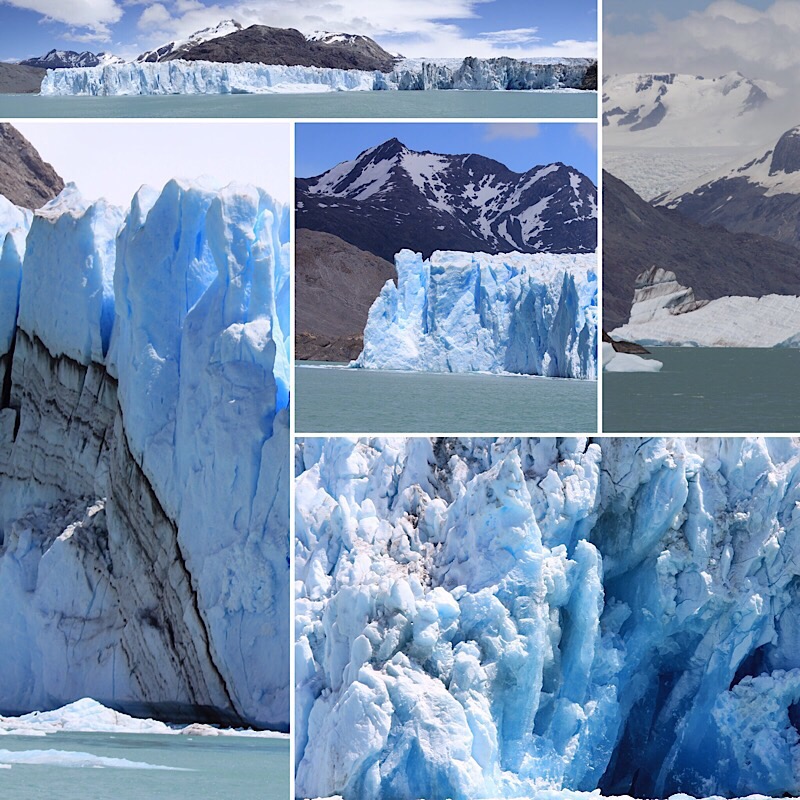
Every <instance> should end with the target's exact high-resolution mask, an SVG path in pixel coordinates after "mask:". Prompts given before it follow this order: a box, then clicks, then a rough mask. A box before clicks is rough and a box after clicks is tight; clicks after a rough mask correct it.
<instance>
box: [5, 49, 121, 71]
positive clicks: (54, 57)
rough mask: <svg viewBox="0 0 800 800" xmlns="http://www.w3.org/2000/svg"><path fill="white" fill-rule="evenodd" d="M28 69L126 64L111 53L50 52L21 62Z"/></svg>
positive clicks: (86, 51)
mask: <svg viewBox="0 0 800 800" xmlns="http://www.w3.org/2000/svg"><path fill="white" fill-rule="evenodd" d="M19 63H20V64H21V65H22V66H26V67H39V68H40V69H69V68H71V67H99V66H105V65H106V64H124V63H125V60H124V59H122V58H120V57H119V56H115V55H112V54H111V53H96V54H95V53H90V52H89V51H88V50H85V51H84V52H82V53H77V52H75V51H74V50H50V51H49V52H48V53H46V54H45V55H43V56H40V57H39V58H26V59H25V61H20V62H19Z"/></svg>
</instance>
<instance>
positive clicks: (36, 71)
mask: <svg viewBox="0 0 800 800" xmlns="http://www.w3.org/2000/svg"><path fill="white" fill-rule="evenodd" d="M45 74H46V70H43V69H40V68H39V67H22V66H20V65H19V64H0V94H35V93H36V92H38V91H39V88H40V87H41V85H42V80H44V76H45Z"/></svg>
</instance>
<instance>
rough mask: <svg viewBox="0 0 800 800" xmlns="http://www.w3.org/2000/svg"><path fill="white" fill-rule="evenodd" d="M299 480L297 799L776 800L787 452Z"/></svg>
mask: <svg viewBox="0 0 800 800" xmlns="http://www.w3.org/2000/svg"><path fill="white" fill-rule="evenodd" d="M590 441H591V443H590ZM296 467H297V479H296V544H295V547H296V550H295V552H296V576H297V583H296V597H297V600H296V619H295V622H296V650H295V652H296V680H297V687H296V690H297V694H296V719H295V731H296V754H297V762H298V768H297V786H296V791H297V795H298V796H300V797H318V796H330V795H337V794H338V795H341V796H343V797H344V798H345V799H346V800H350V798H364V799H365V800H374V799H376V798H393V797H408V798H423V797H424V798H430V797H448V798H454V800H462V799H465V798H489V797H497V798H500V797H503V798H511V797H519V798H523V797H525V798H532V797H536V798H538V797H545V798H553V800H557V798H564V799H565V800H566V799H567V798H576V797H578V796H579V795H576V794H575V792H590V791H594V790H597V789H599V790H601V791H602V794H603V795H604V796H617V795H630V796H633V797H651V798H652V797H669V796H671V795H676V794H677V793H683V792H685V793H687V794H692V795H695V796H698V797H705V796H709V795H720V796H724V797H736V796H745V795H748V794H751V793H753V794H756V793H758V794H763V795H771V796H776V797H780V796H781V795H783V793H784V792H787V793H789V794H791V795H794V794H796V793H797V791H798V787H800V737H799V736H798V732H797V730H796V726H797V725H798V707H799V706H798V704H799V703H800V647H798V642H800V591H799V590H798V587H799V586H800V515H798V512H797V509H798V507H799V506H798V504H800V439H798V438H796V437H795V438H781V439H775V440H766V441H765V440H762V439H760V438H737V439H710V438H697V439H689V438H686V439H681V438H660V439H646V440H642V439H632V438H621V439H602V438H601V439H596V438H595V439H593V440H587V439H584V438H574V439H559V440H556V439H544V440H539V439H533V438H531V439H502V440H491V439H480V438H473V439H462V440H434V441H430V440H428V439H422V438H411V439H372V440H360V441H355V440H350V439H344V438H336V439H328V440H323V439H306V440H303V441H301V442H300V443H299V445H298V448H297V453H296Z"/></svg>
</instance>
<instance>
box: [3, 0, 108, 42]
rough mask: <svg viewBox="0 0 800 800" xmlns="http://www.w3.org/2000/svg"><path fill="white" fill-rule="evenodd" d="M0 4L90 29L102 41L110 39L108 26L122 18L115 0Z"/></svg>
mask: <svg viewBox="0 0 800 800" xmlns="http://www.w3.org/2000/svg"><path fill="white" fill-rule="evenodd" d="M0 3H4V4H6V5H11V6H14V7H15V8H22V9H25V10H27V11H36V12H38V13H39V14H42V15H43V16H44V18H45V20H46V21H51V20H52V21H55V22H63V23H66V24H67V25H70V26H74V27H75V28H88V29H89V30H90V31H92V32H93V33H94V34H95V39H96V40H101V41H105V40H107V39H108V37H109V27H108V26H109V25H112V24H113V23H115V22H118V21H119V20H120V19H121V18H122V7H121V6H120V5H119V3H117V2H116V1H115V0H0Z"/></svg>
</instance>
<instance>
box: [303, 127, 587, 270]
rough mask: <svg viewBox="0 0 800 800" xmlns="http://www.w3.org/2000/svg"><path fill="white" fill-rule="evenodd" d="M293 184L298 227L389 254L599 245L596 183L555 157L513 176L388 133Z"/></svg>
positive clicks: (574, 249) (483, 161) (480, 159)
mask: <svg viewBox="0 0 800 800" xmlns="http://www.w3.org/2000/svg"><path fill="white" fill-rule="evenodd" d="M347 167H348V168H347V169H346V170H344V172H343V169H344V168H343V166H342V165H339V166H337V167H335V168H334V169H333V170H329V171H328V172H326V173H323V174H322V175H318V176H316V177H314V178H301V179H298V180H297V182H296V201H297V213H296V224H297V227H298V228H309V229H311V230H317V231H325V232H327V233H332V234H334V235H335V236H338V237H339V238H341V239H344V240H345V241H346V242H349V243H350V244H353V245H355V246H356V247H358V248H360V249H361V250H366V251H368V252H370V253H374V254H375V255H377V256H380V257H381V258H383V259H386V260H387V261H393V260H394V256H395V254H396V253H397V252H399V251H400V250H402V249H403V248H410V249H413V250H414V251H416V252H421V253H422V254H423V256H424V257H425V258H427V257H429V256H430V254H431V253H432V252H433V251H434V250H463V251H467V252H484V253H508V252H515V251H516V252H525V253H539V252H541V253H547V252H550V253H585V252H593V251H594V250H595V248H596V246H597V217H596V213H597V212H596V198H597V190H596V188H595V186H594V184H593V183H592V181H591V180H590V179H589V178H588V177H586V176H585V175H583V174H581V173H580V172H578V170H576V169H574V168H573V167H568V166H566V165H565V164H561V163H556V164H549V165H545V166H537V167H534V168H533V169H530V170H528V171H527V172H525V173H517V172H513V171H511V170H510V169H508V168H507V167H506V166H505V165H503V164H501V163H499V162H498V161H494V160H492V159H490V158H485V157H484V156H480V155H474V154H473V155H438V154H436V153H429V152H421V153H418V152H415V151H413V150H409V149H408V148H407V147H405V145H403V144H402V143H401V142H399V141H398V140H397V139H390V140H389V141H387V142H384V143H383V144H381V145H379V146H377V147H373V148H371V149H369V150H366V151H365V152H363V153H361V154H360V155H359V156H357V157H356V158H355V159H354V160H353V161H351V162H347Z"/></svg>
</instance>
